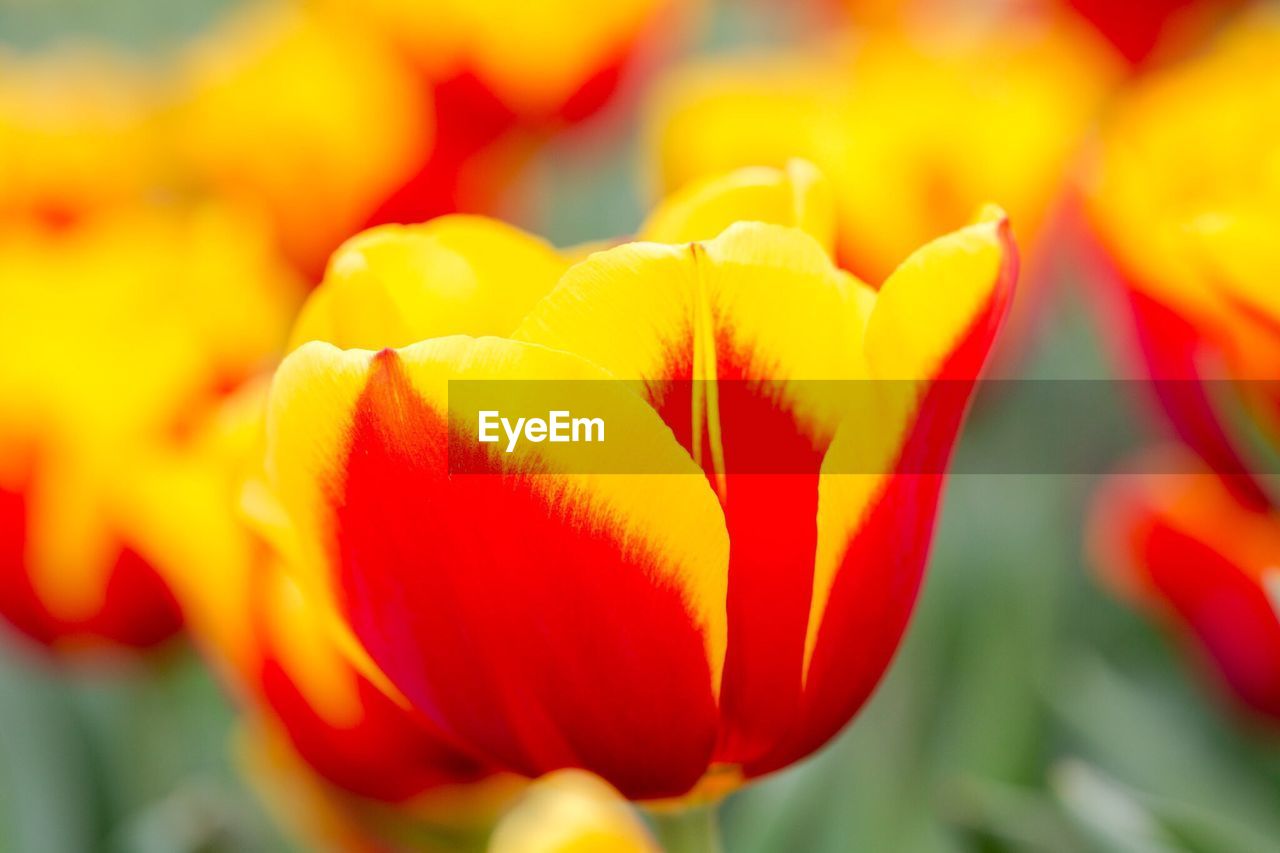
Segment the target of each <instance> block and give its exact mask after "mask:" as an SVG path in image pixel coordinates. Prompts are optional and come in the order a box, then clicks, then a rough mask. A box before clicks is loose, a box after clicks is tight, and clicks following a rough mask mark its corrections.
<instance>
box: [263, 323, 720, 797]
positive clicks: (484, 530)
mask: <svg viewBox="0 0 1280 853" xmlns="http://www.w3.org/2000/svg"><path fill="white" fill-rule="evenodd" d="M549 378H559V379H592V380H599V379H606V378H608V377H607V376H606V375H605V374H603V373H601V372H600V371H599V370H598V369H597V368H594V367H592V366H591V365H589V364H588V363H586V362H584V361H582V360H581V359H578V358H576V357H574V356H571V355H568V354H566V353H558V352H552V351H549V350H546V349H543V348H541V347H536V346H530V345H528V344H521V343H515V342H511V341H504V340H499V339H492V338H491V339H479V340H475V339H470V338H465V337H454V338H441V339H435V340H430V341H426V342H424V343H421V344H417V345H414V346H411V347H407V348H405V349H403V350H399V351H396V350H383V351H381V352H380V353H377V354H374V353H369V352H359V351H357V352H346V353H343V352H339V351H338V350H336V349H334V348H333V347H330V346H327V345H324V344H318V343H312V344H308V345H306V346H304V347H302V348H301V349H300V350H298V351H297V352H295V353H294V354H293V355H291V356H290V357H289V358H288V359H286V360H285V362H284V364H283V365H282V366H281V368H280V371H279V372H278V374H277V379H276V383H275V386H274V388H273V392H272V397H273V406H272V417H271V419H270V422H269V458H270V459H272V460H273V461H272V467H271V469H270V471H271V475H272V477H273V478H274V480H275V481H276V482H275V485H276V487H277V489H278V490H279V492H280V493H281V495H282V499H283V500H284V501H285V502H286V504H287V505H288V506H289V510H290V512H291V513H292V514H294V515H295V516H296V515H298V510H299V508H301V509H302V510H303V513H304V515H309V517H310V518H311V519H312V521H313V524H314V528H313V529H314V530H315V531H316V533H317V536H316V537H308V538H317V540H318V541H319V542H321V543H323V545H324V553H323V554H321V555H320V556H321V559H322V562H321V563H320V565H325V566H327V567H328V571H329V573H330V575H331V577H330V580H331V582H332V584H333V586H334V587H336V589H337V591H338V597H339V600H340V602H341V609H342V611H343V613H344V615H345V616H346V617H347V620H348V622H349V623H350V625H351V628H352V630H353V632H354V634H355V635H356V637H358V639H359V640H360V642H361V643H362V645H363V646H364V647H365V648H366V649H367V650H368V652H369V654H370V656H371V657H372V658H373V660H374V661H375V662H376V663H377V664H378V665H379V666H380V667H381V668H382V670H383V671H384V672H385V673H386V675H387V677H388V678H389V679H390V680H391V682H392V683H393V684H394V685H395V686H396V687H397V688H398V689H400V690H401V691H402V692H403V693H404V695H405V696H406V697H407V698H408V699H409V700H410V701H411V702H412V703H413V704H414V706H415V707H417V708H418V709H419V710H420V711H422V712H423V713H424V714H426V715H427V716H428V717H429V718H430V719H431V720H432V721H433V722H434V723H435V724H437V725H439V726H441V727H442V728H443V729H444V730H445V731H446V732H449V733H450V734H452V735H454V736H456V737H458V738H459V740H461V741H462V742H465V743H468V744H471V745H475V746H476V747H477V748H478V749H480V750H482V751H483V752H484V753H485V754H486V756H487V757H489V758H491V759H492V760H494V761H495V762H496V763H498V764H500V765H502V766H504V767H507V768H509V769H512V770H514V771H516V772H521V773H524V774H526V775H538V774H540V773H542V772H545V771H547V770H549V769H554V768H558V767H583V768H586V769H589V770H591V771H593V772H596V773H599V774H600V775H603V776H605V777H606V778H608V779H610V780H611V781H612V782H614V783H615V784H617V785H618V786H619V787H620V788H622V789H623V790H624V791H625V792H626V793H627V794H628V795H629V796H632V797H657V796H670V795H675V794H680V793H683V792H684V791H685V790H687V789H688V788H689V787H691V786H692V785H693V784H694V783H695V782H696V781H697V779H698V778H699V777H700V776H701V775H702V773H703V772H704V770H705V769H706V766H707V763H708V761H709V760H710V757H711V750H712V747H713V745H714V738H715V718H716V717H715V694H716V689H717V685H718V682H719V671H720V667H721V666H722V661H723V656H724V644H725V639H724V636H725V625H724V619H725V617H724V597H725V591H724V590H725V584H726V579H725V568H724V567H725V566H726V565H727V562H728V555H727V552H728V542H727V537H726V535H725V532H724V522H723V519H722V516H721V514H720V510H719V508H718V506H717V505H716V502H715V498H714V495H713V494H712V492H711V490H710V489H709V488H708V486H707V484H706V482H705V480H703V479H702V478H701V477H698V476H669V475H664V476H649V475H590V474H581V475H579V474H557V473H548V469H547V467H546V464H545V463H546V458H545V457H544V456H541V455H540V453H541V452H542V449H544V448H546V447H547V445H545V444H536V445H535V444H528V445H525V446H524V447H525V448H526V449H525V450H522V452H521V453H514V454H511V455H507V454H504V453H502V452H501V451H495V452H492V453H490V452H489V450H488V448H490V447H492V445H480V444H478V443H477V442H476V439H475V434H474V431H472V432H468V430H469V426H468V425H463V424H459V423H457V422H452V423H451V422H450V421H449V417H448V411H447V407H446V399H447V390H446V389H447V383H448V381H449V380H459V379H461V380H478V379H486V380H492V379H502V380H509V381H515V380H521V379H549ZM606 384H607V386H608V388H609V389H610V390H608V391H606V392H602V393H607V394H612V395H614V396H615V397H616V398H617V399H616V401H615V402H616V404H617V405H618V406H620V407H623V408H625V409H626V411H627V421H626V423H627V426H628V429H630V430H634V431H639V432H644V433H646V434H647V435H649V436H650V437H651V441H650V444H649V447H650V452H652V453H653V454H655V455H656V456H664V457H665V458H666V461H665V462H663V464H664V465H665V470H669V471H672V472H678V471H681V470H686V471H687V472H688V473H692V474H696V473H697V469H696V468H694V467H693V465H692V462H691V461H689V460H688V458H687V455H686V454H685V453H684V451H683V450H682V449H681V448H680V447H679V446H678V445H677V444H676V442H675V441H674V440H673V439H672V437H671V435H670V432H669V431H668V430H667V429H666V428H665V426H664V425H663V424H662V423H661V422H660V421H659V420H658V418H657V417H656V416H655V415H654V414H653V413H652V412H651V411H650V410H649V409H648V407H647V406H645V405H644V403H643V401H642V400H640V399H639V398H638V397H635V396H633V395H632V394H631V392H630V391H628V390H627V389H625V388H624V387H622V386H621V385H614V384H612V383H606ZM507 387H510V386H507ZM317 436H319V437H320V438H319V440H317V438H316V437H317ZM307 439H310V441H309V442H308V441H307ZM450 442H455V444H453V445H452V447H453V450H452V451H451V450H450V447H451V444H450ZM308 443H309V444H310V447H305V446H303V445H306V444H308ZM468 447H471V448H475V449H474V450H473V451H470V452H472V453H474V455H475V457H476V458H474V459H472V460H470V461H471V463H472V466H473V467H477V466H478V468H479V469H480V470H483V471H484V472H486V473H467V474H459V473H451V472H450V470H449V466H448V456H449V454H450V452H454V453H458V452H463V453H466V452H468V451H467V450H465V448H468ZM481 447H484V448H485V450H484V451H483V452H482V451H481V450H480V449H479V448H481ZM460 448H462V450H460ZM473 467H469V468H468V470H473ZM656 684H661V685H662V689H661V690H655V688H654V685H656Z"/></svg>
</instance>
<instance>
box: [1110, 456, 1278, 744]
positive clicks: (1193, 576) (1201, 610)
mask: <svg viewBox="0 0 1280 853" xmlns="http://www.w3.org/2000/svg"><path fill="white" fill-rule="evenodd" d="M1180 467H1182V468H1183V469H1184V470H1188V471H1190V470H1193V468H1194V466H1193V465H1190V464H1185V465H1182V466H1180ZM1092 541H1093V550H1094V553H1095V557H1096V559H1097V561H1098V563H1099V565H1100V567H1101V568H1102V569H1103V571H1104V578H1105V579H1106V580H1107V581H1108V582H1109V583H1110V585H1111V586H1112V587H1113V588H1114V589H1115V590H1116V591H1117V592H1118V593H1119V594H1120V595H1122V596H1123V597H1124V598H1126V599H1128V600H1130V601H1133V602H1134V603H1135V604H1137V605H1138V606H1141V607H1143V608H1145V609H1149V610H1151V611H1153V612H1154V613H1156V614H1157V615H1159V616H1160V617H1162V618H1163V619H1165V620H1166V621H1167V622H1169V623H1171V624H1172V625H1173V626H1175V627H1176V628H1177V629H1178V630H1179V631H1181V632H1182V633H1183V634H1184V635H1185V636H1186V637H1187V639H1188V640H1190V641H1191V642H1193V643H1194V644H1195V645H1196V648H1197V650H1198V652H1199V654H1201V655H1202V656H1203V657H1204V658H1205V659H1206V660H1207V662H1208V663H1209V664H1210V665H1211V667H1212V669H1213V671H1215V672H1216V673H1217V675H1218V676H1219V677H1220V679H1221V680H1222V682H1223V683H1224V684H1225V686H1226V687H1228V688H1229V689H1230V690H1231V691H1232V693H1233V695H1234V696H1235V697H1237V699H1238V700H1239V701H1240V702H1241V703H1242V704H1243V705H1244V707H1246V708H1248V709H1250V710H1252V711H1253V712H1254V713H1256V714H1259V715H1262V716H1263V717H1264V718H1270V719H1271V720H1272V721H1273V722H1280V514H1278V513H1277V512H1276V511H1275V510H1260V509H1257V508H1254V507H1249V506H1246V505H1244V504H1242V503H1240V501H1239V500H1238V499H1237V498H1236V497H1235V496H1234V495H1233V494H1232V493H1231V492H1230V491H1229V490H1228V489H1227V488H1225V487H1224V485H1223V483H1222V480H1221V479H1220V478H1219V477H1217V476H1215V475H1214V474H1213V473H1212V472H1210V471H1208V470H1204V471H1203V472H1201V473H1184V474H1144V475H1136V476H1133V475H1131V476H1118V477H1116V478H1115V479H1114V481H1113V482H1111V483H1110V484H1109V485H1108V486H1107V488H1106V489H1105V490H1104V491H1103V492H1102V493H1101V495H1100V498H1099V500H1098V502H1097V504H1096V506H1095V509H1094V514H1093V523H1092Z"/></svg>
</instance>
